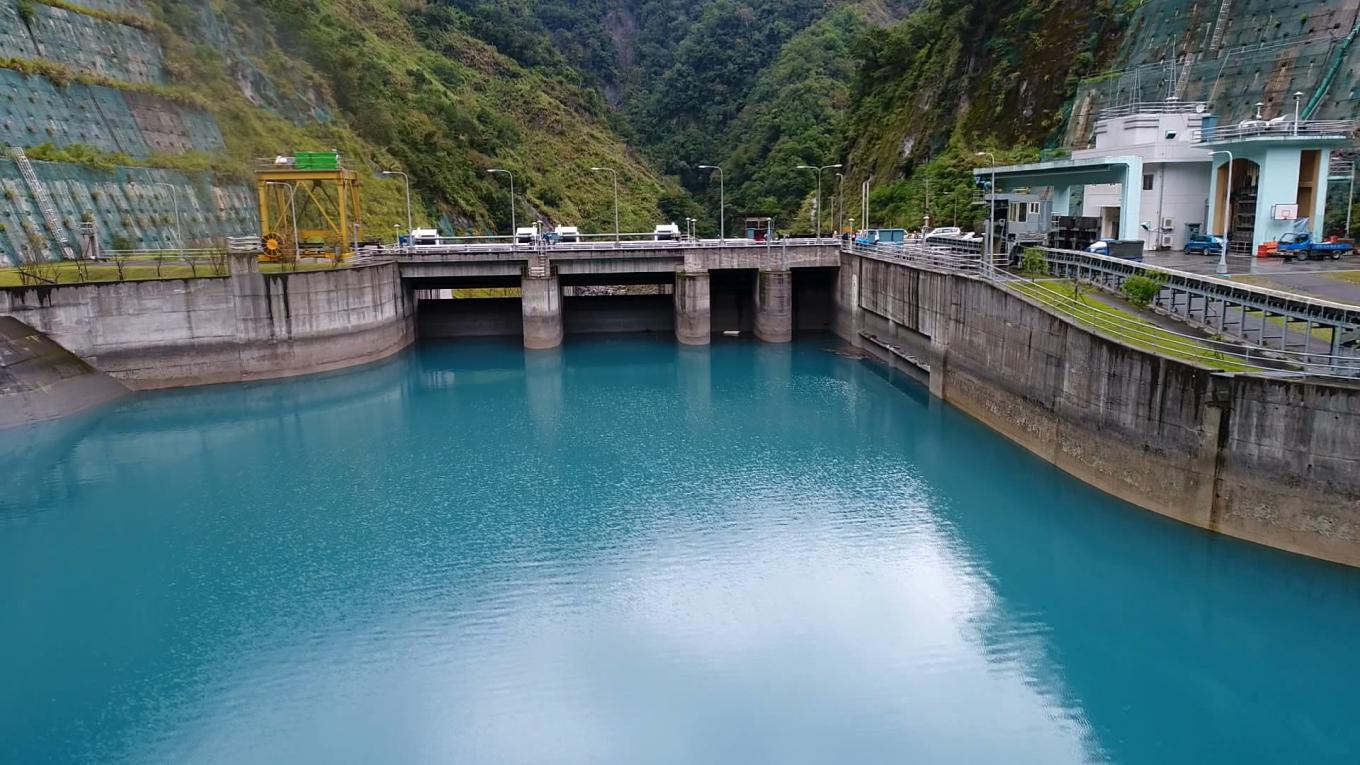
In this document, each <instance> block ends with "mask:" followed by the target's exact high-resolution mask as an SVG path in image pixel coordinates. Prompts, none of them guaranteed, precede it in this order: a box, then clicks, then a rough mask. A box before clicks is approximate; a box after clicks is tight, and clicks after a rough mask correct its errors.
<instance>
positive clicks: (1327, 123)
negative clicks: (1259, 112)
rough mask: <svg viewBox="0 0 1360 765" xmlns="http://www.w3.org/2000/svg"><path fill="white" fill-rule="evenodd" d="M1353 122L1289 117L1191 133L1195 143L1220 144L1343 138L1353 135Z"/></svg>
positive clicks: (1217, 127)
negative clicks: (1299, 119) (1270, 139)
mask: <svg viewBox="0 0 1360 765" xmlns="http://www.w3.org/2000/svg"><path fill="white" fill-rule="evenodd" d="M1355 128H1356V123H1354V122H1350V121H1347V120H1306V121H1301V122H1297V123H1295V122H1294V121H1293V120H1285V121H1281V122H1265V121H1262V120H1248V121H1246V122H1241V123H1238V124H1236V125H1218V126H1216V127H1213V128H1202V129H1200V130H1196V131H1194V132H1193V133H1192V137H1193V138H1194V139H1195V140H1196V141H1198V142H1199V143H1224V142H1227V141H1245V140H1251V139H1254V138H1294V137H1298V138H1330V139H1341V140H1344V139H1347V138H1350V137H1351V136H1352V135H1354V134H1355Z"/></svg>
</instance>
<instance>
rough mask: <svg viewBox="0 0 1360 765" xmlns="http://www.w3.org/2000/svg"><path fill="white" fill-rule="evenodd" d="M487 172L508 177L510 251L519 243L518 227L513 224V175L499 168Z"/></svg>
mask: <svg viewBox="0 0 1360 765" xmlns="http://www.w3.org/2000/svg"><path fill="white" fill-rule="evenodd" d="M487 172H488V173H490V174H492V175H495V174H496V173H504V174H505V175H508V176H510V249H512V250H513V249H515V244H516V243H517V242H518V241H519V226H517V225H516V224H515V174H514V173H512V172H510V171H509V170H502V169H500V168H499V167H493V168H491V169H490V170H487Z"/></svg>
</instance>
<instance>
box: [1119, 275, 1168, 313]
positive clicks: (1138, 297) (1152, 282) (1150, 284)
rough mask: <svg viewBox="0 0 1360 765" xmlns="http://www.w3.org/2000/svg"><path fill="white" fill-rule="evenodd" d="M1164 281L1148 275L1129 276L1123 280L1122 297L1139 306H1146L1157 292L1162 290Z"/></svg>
mask: <svg viewBox="0 0 1360 765" xmlns="http://www.w3.org/2000/svg"><path fill="white" fill-rule="evenodd" d="M1164 286H1165V282H1163V281H1162V280H1161V279H1154V278H1153V277H1150V276H1130V277H1129V278H1127V279H1125V280H1124V287H1123V289H1124V297H1126V298H1128V301H1129V302H1130V303H1132V304H1133V305H1135V306H1137V307H1139V308H1147V307H1148V305H1149V304H1150V303H1152V300H1153V298H1155V297H1157V293H1159V292H1161V291H1162V287H1164Z"/></svg>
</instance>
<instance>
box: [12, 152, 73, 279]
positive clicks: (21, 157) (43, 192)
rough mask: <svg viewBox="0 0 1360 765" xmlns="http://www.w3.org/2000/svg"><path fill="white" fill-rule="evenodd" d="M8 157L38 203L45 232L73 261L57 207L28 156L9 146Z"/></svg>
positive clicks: (66, 256)
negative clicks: (9, 156)
mask: <svg viewBox="0 0 1360 765" xmlns="http://www.w3.org/2000/svg"><path fill="white" fill-rule="evenodd" d="M10 155H11V156H13V157H14V163H15V164H17V165H18V166H19V174H20V175H22V176H23V177H24V182H25V183H27V184H28V190H29V193H31V194H32V195H33V199H34V200H36V201H37V203H38V211H39V212H41V213H42V217H43V222H44V223H46V224H47V232H48V233H49V234H51V235H52V239H53V240H54V241H56V243H57V246H58V247H60V248H61V256H62V258H64V259H66V260H74V259H75V252H74V251H73V250H72V249H71V239H70V237H68V236H67V235H66V229H65V228H63V227H62V225H61V218H60V217H59V216H58V215H57V207H56V205H54V204H52V197H51V195H49V194H48V193H47V186H45V185H44V184H43V182H42V179H41V178H39V177H38V174H37V173H35V172H33V164H32V163H30V162H29V161H28V155H27V154H25V153H24V150H23V148H22V147H19V146H11V147H10Z"/></svg>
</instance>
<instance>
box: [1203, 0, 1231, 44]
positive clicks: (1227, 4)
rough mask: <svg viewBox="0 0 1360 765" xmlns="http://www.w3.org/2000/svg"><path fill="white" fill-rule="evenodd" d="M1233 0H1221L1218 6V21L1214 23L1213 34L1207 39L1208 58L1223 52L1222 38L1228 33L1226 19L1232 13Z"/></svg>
mask: <svg viewBox="0 0 1360 765" xmlns="http://www.w3.org/2000/svg"><path fill="white" fill-rule="evenodd" d="M1232 7H1233V0H1223V2H1222V3H1220V4H1219V6H1218V23H1216V24H1214V36H1213V38H1212V39H1210V41H1209V58H1218V56H1219V54H1221V53H1222V52H1223V39H1224V37H1225V36H1226V35H1227V34H1228V19H1229V18H1231V15H1232Z"/></svg>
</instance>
